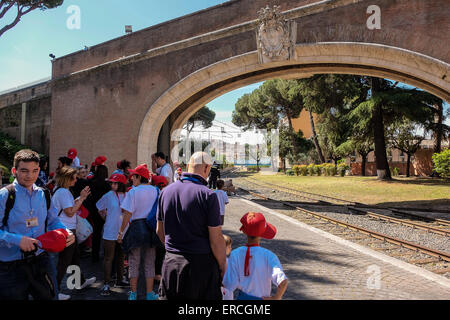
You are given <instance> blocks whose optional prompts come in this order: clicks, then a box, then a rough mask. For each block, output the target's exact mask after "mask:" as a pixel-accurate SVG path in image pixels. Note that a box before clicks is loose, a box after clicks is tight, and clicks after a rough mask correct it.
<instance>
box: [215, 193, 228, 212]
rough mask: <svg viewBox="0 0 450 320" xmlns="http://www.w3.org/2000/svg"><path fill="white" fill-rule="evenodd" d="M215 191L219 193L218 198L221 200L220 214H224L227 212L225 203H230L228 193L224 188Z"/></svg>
mask: <svg viewBox="0 0 450 320" xmlns="http://www.w3.org/2000/svg"><path fill="white" fill-rule="evenodd" d="M214 192H215V193H216V194H217V199H218V200H219V206H220V215H221V216H223V215H224V214H225V205H226V204H227V203H228V196H227V193H226V192H225V191H223V190H216V191H214Z"/></svg>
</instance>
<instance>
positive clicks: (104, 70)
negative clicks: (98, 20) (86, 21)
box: [50, 0, 450, 167]
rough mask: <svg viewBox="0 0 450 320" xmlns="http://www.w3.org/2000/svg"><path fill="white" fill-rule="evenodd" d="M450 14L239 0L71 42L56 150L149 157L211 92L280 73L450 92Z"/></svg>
mask: <svg viewBox="0 0 450 320" xmlns="http://www.w3.org/2000/svg"><path fill="white" fill-rule="evenodd" d="M274 6H279V7H277V8H276V9H274ZM262 9H264V10H262ZM449 16H450V6H449V5H448V0H427V1H424V0H370V1H366V0H325V1H317V0H264V1H262V0H232V1H228V2H225V3H223V4H221V5H218V6H215V7H211V8H208V9H205V10H202V11H199V12H196V13H193V14H190V15H187V16H183V17H180V18H177V19H174V20H171V21H168V22H165V23H162V24H159V25H155V26H152V27H150V28H147V29H143V30H140V31H137V32H134V33H131V34H128V35H125V36H122V37H119V38H117V39H113V40H110V41H107V42H105V43H101V44H98V45H96V46H93V47H90V48H89V49H88V50H87V51H79V52H74V53H72V54H69V55H67V56H63V57H60V58H57V59H55V60H54V61H53V66H52V77H51V109H52V112H51V130H50V156H51V158H52V159H55V158H56V157H57V156H59V155H62V154H65V153H66V152H67V150H68V149H69V148H70V147H73V146H76V147H77V148H78V152H79V154H80V157H81V161H82V162H83V163H90V161H92V159H94V158H95V157H96V156H97V155H100V154H104V155H106V156H108V155H111V156H110V158H111V157H112V155H114V156H116V157H117V156H119V157H121V158H127V159H129V160H130V161H131V162H132V163H135V164H136V163H143V162H146V163H149V162H150V155H151V154H152V153H154V152H156V151H157V149H159V150H162V151H165V152H166V153H168V152H169V149H170V146H171V142H170V133H171V132H173V131H174V130H175V129H178V128H180V127H181V126H182V125H183V124H184V123H185V121H186V120H187V119H188V118H189V117H190V116H191V115H192V114H193V113H195V112H196V111H197V110H198V109H199V108H201V107H202V106H204V105H205V104H207V103H208V102H209V101H211V100H212V99H214V98H216V97H218V96H220V95H222V94H224V93H226V92H228V91H231V90H234V89H237V88H239V87H242V86H245V85H248V84H251V83H255V82H258V81H262V80H266V79H270V78H276V77H281V78H299V77H308V76H311V75H313V74H318V73H349V74H360V75H370V76H378V77H385V78H389V79H392V80H397V81H400V82H404V83H407V84H410V85H412V86H416V87H419V88H421V89H424V90H426V91H428V92H430V93H433V94H435V95H437V96H439V97H440V98H442V99H444V100H446V101H449V100H450V99H449V98H450V82H449V81H450V65H449V63H450V32H448V30H450V20H449V19H448V17H449ZM110 160H111V162H110V163H109V165H110V166H111V167H113V166H114V163H115V161H117V160H119V159H110Z"/></svg>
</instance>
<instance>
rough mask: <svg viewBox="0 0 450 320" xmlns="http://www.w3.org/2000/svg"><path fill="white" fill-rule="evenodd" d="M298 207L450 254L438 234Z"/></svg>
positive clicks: (274, 194)
mask: <svg viewBox="0 0 450 320" xmlns="http://www.w3.org/2000/svg"><path fill="white" fill-rule="evenodd" d="M233 184H234V185H235V186H236V187H239V186H241V187H242V188H245V189H247V190H252V191H255V192H257V193H260V194H262V195H264V196H267V197H269V198H272V199H275V200H284V201H295V200H297V199H294V197H293V195H289V194H286V193H283V192H279V191H275V190H273V189H270V188H264V187H260V186H255V185H252V184H250V183H248V182H246V181H243V180H242V179H239V178H233ZM256 199H257V198H256ZM297 201H304V200H303V199H301V200H300V199H298V200H297ZM298 206H299V207H302V208H304V209H307V210H310V211H316V212H319V213H320V214H323V215H326V216H328V217H330V218H333V219H336V220H340V221H343V222H346V223H350V224H353V225H356V226H359V227H362V228H366V229H369V230H373V231H376V232H379V233H382V234H385V235H387V236H392V237H395V238H399V239H402V240H406V241H409V242H413V243H416V244H418V245H421V246H424V247H428V248H431V249H435V250H439V251H443V252H446V253H450V237H447V236H442V235H439V234H434V233H430V232H426V231H423V230H418V229H415V228H412V227H408V226H403V225H398V224H394V223H390V222H385V221H380V220H375V219H373V218H370V217H367V216H362V215H354V214H349V213H348V212H347V210H346V209H345V207H339V206H333V207H330V206H317V205H314V206H310V205H305V204H301V205H298Z"/></svg>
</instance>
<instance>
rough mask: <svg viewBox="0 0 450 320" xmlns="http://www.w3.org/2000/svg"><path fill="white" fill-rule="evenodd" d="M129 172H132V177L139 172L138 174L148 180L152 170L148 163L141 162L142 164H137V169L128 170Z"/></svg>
mask: <svg viewBox="0 0 450 320" xmlns="http://www.w3.org/2000/svg"><path fill="white" fill-rule="evenodd" d="M128 172H129V173H130V177H131V176H132V175H134V174H137V175H138V176H141V177H144V178H146V179H147V180H148V179H150V172H149V171H148V169H147V165H146V164H141V165H140V166H137V167H136V169H134V170H131V169H130V170H128Z"/></svg>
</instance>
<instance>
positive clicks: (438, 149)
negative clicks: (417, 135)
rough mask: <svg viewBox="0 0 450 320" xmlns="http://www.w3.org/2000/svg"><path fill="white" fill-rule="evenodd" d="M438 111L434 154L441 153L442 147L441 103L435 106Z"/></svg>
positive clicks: (442, 109) (442, 111)
mask: <svg viewBox="0 0 450 320" xmlns="http://www.w3.org/2000/svg"><path fill="white" fill-rule="evenodd" d="M436 107H437V110H438V127H437V129H436V132H435V139H436V141H435V143H434V153H440V152H441V145H442V135H443V130H442V121H443V118H444V108H443V107H442V102H441V103H439V104H438V105H437V106H436Z"/></svg>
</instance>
